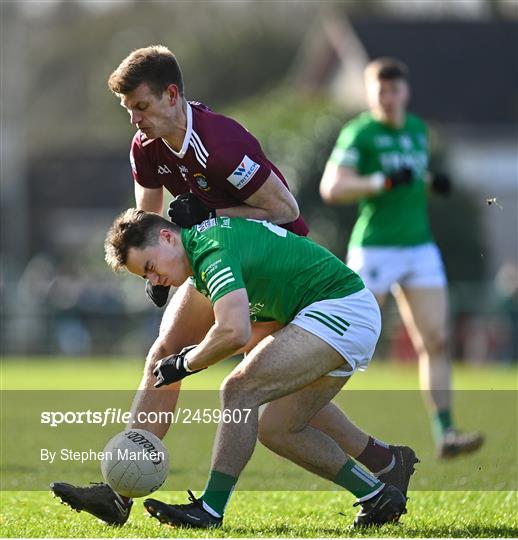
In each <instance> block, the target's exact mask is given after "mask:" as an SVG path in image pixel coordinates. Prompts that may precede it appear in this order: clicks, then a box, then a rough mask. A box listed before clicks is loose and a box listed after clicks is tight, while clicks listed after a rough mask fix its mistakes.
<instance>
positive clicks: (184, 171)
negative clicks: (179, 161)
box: [178, 165, 189, 182]
mask: <svg viewBox="0 0 518 540" xmlns="http://www.w3.org/2000/svg"><path fill="white" fill-rule="evenodd" d="M178 170H179V171H180V174H181V175H182V178H183V179H184V181H185V182H187V173H188V172H189V169H188V168H187V167H186V166H185V165H178Z"/></svg>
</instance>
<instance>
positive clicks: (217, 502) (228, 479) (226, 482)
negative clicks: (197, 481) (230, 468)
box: [201, 469, 237, 517]
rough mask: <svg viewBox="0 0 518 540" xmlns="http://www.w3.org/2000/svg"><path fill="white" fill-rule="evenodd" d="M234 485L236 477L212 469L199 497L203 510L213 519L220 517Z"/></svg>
mask: <svg viewBox="0 0 518 540" xmlns="http://www.w3.org/2000/svg"><path fill="white" fill-rule="evenodd" d="M236 483H237V478H236V477H234V476H230V475H228V474H225V473H222V472H219V471H215V470H214V469H212V470H211V471H210V475H209V479H208V481H207V485H206V486H205V491H204V492H203V495H202V496H201V501H202V504H203V509H204V510H205V511H207V512H208V513H209V514H211V515H212V516H214V517H222V516H223V513H224V512H225V507H226V506H227V503H228V501H229V499H230V496H231V495H232V492H233V491H234V487H235V485H236Z"/></svg>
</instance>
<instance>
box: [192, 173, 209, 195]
mask: <svg viewBox="0 0 518 540" xmlns="http://www.w3.org/2000/svg"><path fill="white" fill-rule="evenodd" d="M194 179H195V180H196V184H198V187H199V188H200V189H201V190H203V191H209V189H210V186H209V183H208V182H207V179H206V178H205V176H203V174H201V173H196V174H195V175H194Z"/></svg>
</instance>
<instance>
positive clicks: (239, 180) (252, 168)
mask: <svg viewBox="0 0 518 540" xmlns="http://www.w3.org/2000/svg"><path fill="white" fill-rule="evenodd" d="M259 167H260V165H259V163H256V162H255V161H253V160H252V159H250V158H249V157H248V156H247V155H246V154H245V155H244V156H243V159H242V160H241V163H240V164H239V165H238V166H237V168H236V170H235V171H234V172H233V173H232V174H231V175H230V176H229V177H228V178H227V180H228V181H229V182H230V183H231V184H232V185H233V186H234V187H235V188H237V189H242V188H244V187H245V186H246V185H247V184H248V182H250V180H252V178H253V177H254V174H255V173H256V172H257V171H258V170H259Z"/></svg>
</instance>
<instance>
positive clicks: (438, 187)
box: [432, 173, 452, 197]
mask: <svg viewBox="0 0 518 540" xmlns="http://www.w3.org/2000/svg"><path fill="white" fill-rule="evenodd" d="M451 187H452V186H451V179H450V177H449V176H448V175H447V174H444V173H432V190H433V191H435V193H438V194H439V195H443V196H445V197H446V196H448V195H449V194H450V193H451Z"/></svg>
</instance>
